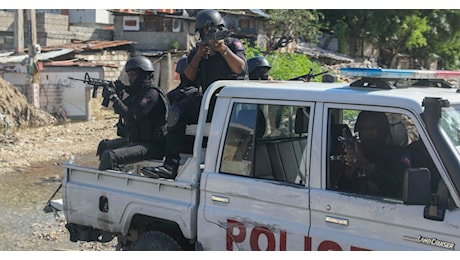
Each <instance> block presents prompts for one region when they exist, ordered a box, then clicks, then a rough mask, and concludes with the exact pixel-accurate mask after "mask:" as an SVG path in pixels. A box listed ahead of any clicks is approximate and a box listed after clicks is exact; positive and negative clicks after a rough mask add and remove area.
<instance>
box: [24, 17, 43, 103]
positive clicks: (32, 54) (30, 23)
mask: <svg viewBox="0 0 460 260" xmlns="http://www.w3.org/2000/svg"><path fill="white" fill-rule="evenodd" d="M27 11H28V12H27V28H28V30H27V32H28V33H27V34H28V36H29V37H30V38H29V40H30V44H29V48H28V54H29V60H30V62H29V69H28V72H29V74H30V75H31V76H32V79H31V83H30V87H29V91H28V92H29V102H30V103H31V104H32V105H33V106H35V107H36V108H40V69H39V65H38V54H39V53H40V45H38V44H37V21H36V16H35V9H29V10H27Z"/></svg>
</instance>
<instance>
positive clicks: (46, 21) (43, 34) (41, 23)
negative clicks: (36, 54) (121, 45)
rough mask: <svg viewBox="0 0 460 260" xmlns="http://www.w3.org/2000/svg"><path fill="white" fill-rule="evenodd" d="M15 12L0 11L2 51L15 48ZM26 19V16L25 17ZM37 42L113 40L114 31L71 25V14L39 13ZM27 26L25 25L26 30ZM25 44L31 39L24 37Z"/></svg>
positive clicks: (47, 44) (0, 44)
mask: <svg viewBox="0 0 460 260" xmlns="http://www.w3.org/2000/svg"><path fill="white" fill-rule="evenodd" d="M14 15H15V13H14V12H6V11H0V51H11V50H14ZM24 21H26V17H24ZM36 21H37V42H38V44H40V45H41V46H56V45H61V44H66V43H70V42H71V41H72V40H73V39H78V40H82V41H86V40H109V41H111V40H113V31H112V30H104V29H100V28H91V27H83V26H74V25H72V26H69V16H67V15H62V14H51V13H37V14H36ZM26 30H27V28H26V27H24V31H26ZM24 41H25V42H24V46H25V47H26V46H28V45H29V44H30V39H26V38H25V39H24Z"/></svg>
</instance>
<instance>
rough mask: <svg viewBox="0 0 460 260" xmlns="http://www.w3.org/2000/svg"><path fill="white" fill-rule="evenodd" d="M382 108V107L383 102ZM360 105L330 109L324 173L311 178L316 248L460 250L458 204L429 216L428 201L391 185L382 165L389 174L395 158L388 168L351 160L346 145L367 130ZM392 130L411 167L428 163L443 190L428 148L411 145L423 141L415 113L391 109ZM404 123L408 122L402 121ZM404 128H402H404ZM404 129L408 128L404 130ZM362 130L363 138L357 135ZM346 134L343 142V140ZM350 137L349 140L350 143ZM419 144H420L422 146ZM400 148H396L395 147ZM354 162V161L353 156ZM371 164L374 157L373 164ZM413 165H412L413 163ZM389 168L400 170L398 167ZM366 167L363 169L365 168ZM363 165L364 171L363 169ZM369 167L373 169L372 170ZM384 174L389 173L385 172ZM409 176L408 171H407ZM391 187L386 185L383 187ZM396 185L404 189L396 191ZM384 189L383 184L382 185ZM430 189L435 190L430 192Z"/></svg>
mask: <svg viewBox="0 0 460 260" xmlns="http://www.w3.org/2000/svg"><path fill="white" fill-rule="evenodd" d="M380 110H381V108H380ZM381 112H385V111H381ZM359 113H361V111H360V110H359V109H339V108H333V107H330V108H328V113H327V115H325V117H327V120H324V122H325V126H324V127H325V128H326V129H328V130H327V131H324V139H323V140H327V141H325V142H324V143H325V144H326V145H325V146H324V147H323V148H322V155H323V159H322V161H323V163H324V167H323V168H324V169H325V171H324V174H323V175H322V177H321V179H318V180H313V179H312V180H311V182H310V184H311V192H310V199H311V204H310V205H311V229H310V233H309V236H310V237H311V249H312V250H454V249H456V247H458V243H460V239H459V236H460V235H459V234H460V233H459V232H458V228H456V227H455V228H454V226H457V225H456V224H454V223H455V222H457V221H456V220H455V219H458V218H459V217H460V212H459V210H458V208H454V209H451V210H447V211H446V212H445V216H444V218H443V219H440V220H433V219H428V218H425V217H424V210H425V205H407V204H404V203H403V201H402V195H401V194H402V192H401V190H402V186H398V185H401V182H394V186H385V185H384V184H383V183H384V182H385V181H384V178H383V177H378V176H384V175H381V172H380V170H382V171H386V173H387V174H388V172H389V169H390V167H388V165H389V164H397V163H398V162H390V161H389V159H388V160H385V159H387V158H390V157H393V154H385V155H384V156H381V157H380V160H381V161H385V162H386V164H385V165H383V168H379V171H378V172H377V167H381V166H380V165H379V163H378V162H377V163H376V164H375V166H373V167H368V168H367V169H365V170H366V171H364V170H363V169H364V168H360V167H361V166H359V165H358V164H350V165H347V164H346V162H347V159H345V158H344V156H345V154H344V151H343V149H344V148H345V146H346V145H348V144H352V145H353V146H354V147H356V146H355V144H356V143H358V144H356V145H358V146H360V145H362V144H363V142H364V138H363V137H364V133H363V132H364V131H366V130H359V129H358V122H357V121H356V119H357V116H358V114H359ZM385 114H386V115H387V119H388V124H386V125H387V126H388V127H389V131H390V134H391V135H390V136H391V138H389V139H387V140H386V141H385V142H386V143H387V144H388V145H391V146H402V147H401V148H403V149H402V151H404V152H403V153H402V154H401V155H402V156H400V155H398V156H397V158H399V159H400V162H401V163H403V164H406V165H408V166H410V167H425V168H428V169H429V170H430V172H431V176H432V177H431V180H432V192H433V193H436V192H440V191H439V190H438V187H440V186H441V185H440V184H439V183H440V182H441V184H442V180H441V178H440V177H439V173H438V169H439V167H437V166H436V165H435V164H434V163H433V162H434V160H433V159H431V158H430V155H429V154H427V156H426V157H424V158H423V159H422V160H420V159H418V160H417V159H416V156H417V155H414V154H410V153H409V151H410V150H411V147H412V146H414V145H419V144H420V142H421V143H422V145H423V142H424V141H423V140H422V139H421V137H420V134H419V132H421V131H418V130H417V128H419V129H420V127H419V126H420V125H419V124H417V123H414V122H415V119H413V118H412V119H411V117H410V116H409V115H404V114H402V113H401V114H400V113H385ZM401 124H402V126H403V127H401ZM398 131H399V132H398ZM401 131H402V132H401ZM357 135H359V138H356V136H357ZM339 140H341V141H342V142H340V141H339ZM347 142H348V143H347ZM417 150H420V149H419V148H417ZM393 151H396V150H393ZM351 162H353V161H351ZM368 165H370V163H369V164H368ZM408 168H409V167H408ZM391 169H393V172H391V173H389V174H391V175H393V176H398V175H397V174H399V173H396V172H395V171H396V170H395V169H396V168H391ZM359 170H361V171H359ZM358 171H359V172H358ZM367 171H368V172H367ZM382 174H383V173H382ZM402 176H403V175H402ZM383 187H385V188H383ZM392 187H398V189H399V190H398V191H395V192H394V193H393V192H390V189H391V188H392ZM378 189H379V190H378ZM428 193H429V192H428Z"/></svg>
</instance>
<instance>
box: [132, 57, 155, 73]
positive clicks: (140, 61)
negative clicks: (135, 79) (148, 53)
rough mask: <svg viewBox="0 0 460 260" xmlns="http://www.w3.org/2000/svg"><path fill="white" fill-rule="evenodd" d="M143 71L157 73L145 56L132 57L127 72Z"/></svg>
mask: <svg viewBox="0 0 460 260" xmlns="http://www.w3.org/2000/svg"><path fill="white" fill-rule="evenodd" d="M135 69H141V70H143V71H145V72H155V69H154V68H153V63H152V62H151V61H150V60H149V59H148V58H147V57H145V56H136V57H132V58H131V59H129V60H128V61H127V62H126V65H125V71H126V72H128V71H131V70H135Z"/></svg>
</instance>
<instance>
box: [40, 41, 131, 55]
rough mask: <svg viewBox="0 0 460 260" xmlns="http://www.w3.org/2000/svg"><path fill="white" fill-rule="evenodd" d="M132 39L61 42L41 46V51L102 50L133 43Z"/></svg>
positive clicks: (77, 51)
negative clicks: (55, 44) (60, 43)
mask: <svg viewBox="0 0 460 260" xmlns="http://www.w3.org/2000/svg"><path fill="white" fill-rule="evenodd" d="M133 43H134V42H133V41H127V40H117V41H78V42H73V43H67V44H62V45H58V46H42V47H41V49H42V51H51V50H56V49H58V48H59V49H62V48H68V49H73V51H74V52H76V53H79V52H83V51H91V50H103V49H107V48H113V47H118V46H123V45H130V44H133Z"/></svg>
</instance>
